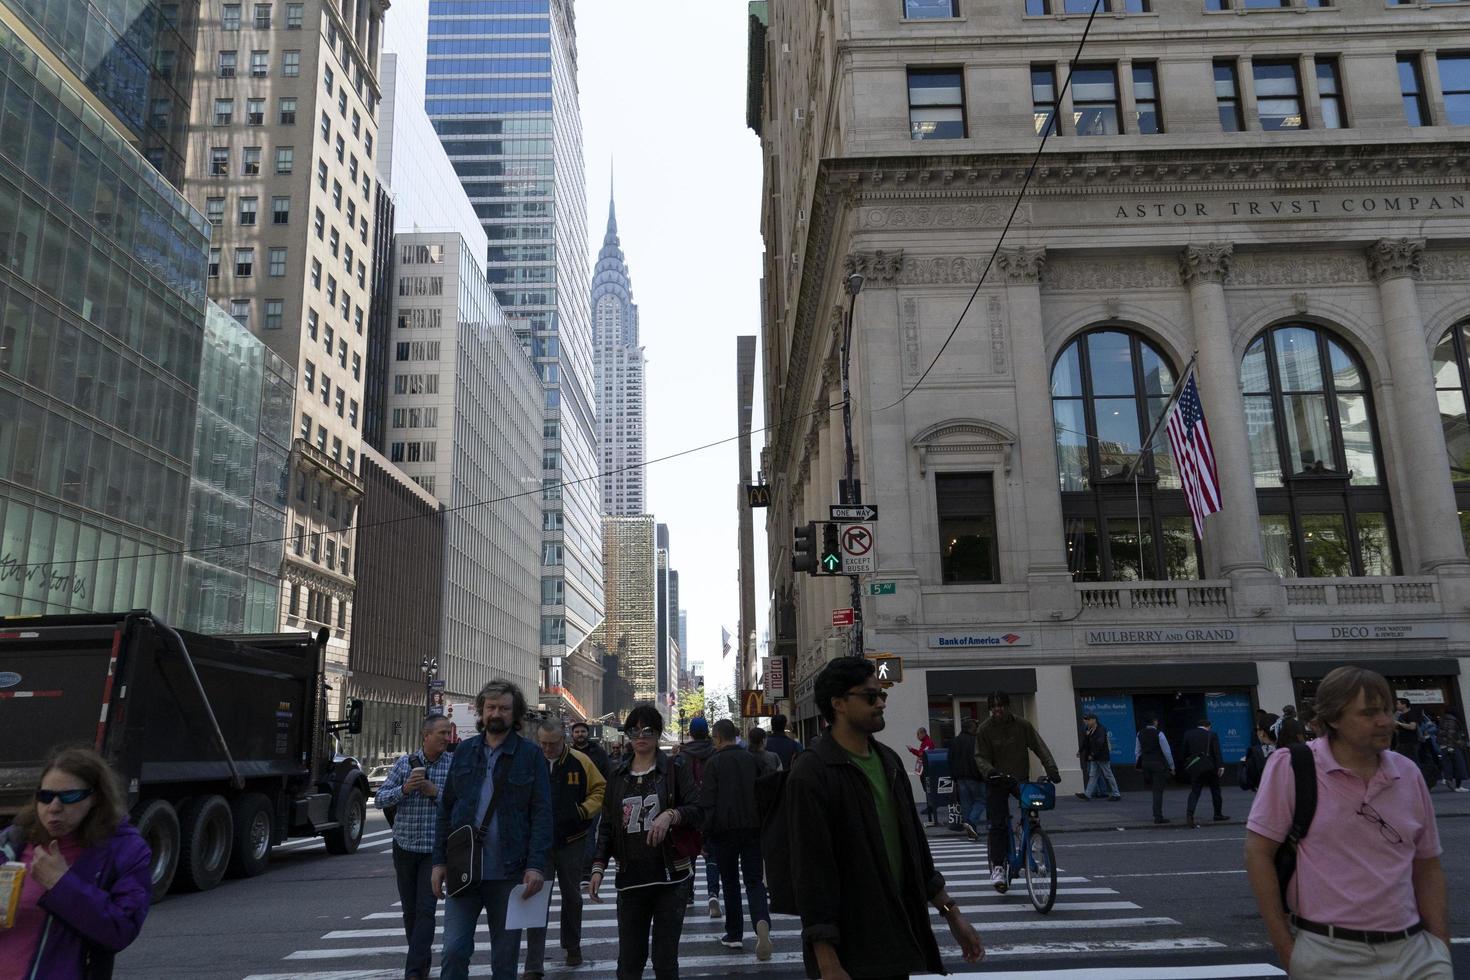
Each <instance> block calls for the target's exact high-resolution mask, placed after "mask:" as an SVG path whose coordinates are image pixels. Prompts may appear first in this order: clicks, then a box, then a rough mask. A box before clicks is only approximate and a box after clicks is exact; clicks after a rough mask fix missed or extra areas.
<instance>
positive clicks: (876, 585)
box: [868, 582, 898, 595]
mask: <svg viewBox="0 0 1470 980" xmlns="http://www.w3.org/2000/svg"><path fill="white" fill-rule="evenodd" d="M868 595H898V583H897V582H869V583H868Z"/></svg>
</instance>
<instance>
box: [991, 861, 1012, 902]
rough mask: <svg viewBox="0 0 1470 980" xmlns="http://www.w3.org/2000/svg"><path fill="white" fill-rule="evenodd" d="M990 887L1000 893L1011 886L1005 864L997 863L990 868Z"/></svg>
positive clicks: (1003, 892)
mask: <svg viewBox="0 0 1470 980" xmlns="http://www.w3.org/2000/svg"><path fill="white" fill-rule="evenodd" d="M990 887H992V888H994V889H995V890H996V891H998V892H1000V893H1001V894H1002V895H1004V894H1005V893H1006V889H1007V888H1010V887H1011V879H1010V875H1009V874H1008V873H1007V871H1006V867H1005V865H1003V864H997V865H996V866H995V867H993V868H991V869H990Z"/></svg>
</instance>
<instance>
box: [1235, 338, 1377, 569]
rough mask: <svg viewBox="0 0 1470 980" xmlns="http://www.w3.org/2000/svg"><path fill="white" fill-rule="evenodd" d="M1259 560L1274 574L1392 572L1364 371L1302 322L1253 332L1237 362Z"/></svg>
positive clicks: (1342, 347)
mask: <svg viewBox="0 0 1470 980" xmlns="http://www.w3.org/2000/svg"><path fill="white" fill-rule="evenodd" d="M1240 390H1241V394H1242V395H1243V396H1244V398H1245V423H1246V431H1247V434H1248V436H1249V438H1250V449H1251V470H1252V472H1253V473H1254V475H1255V483H1256V495H1257V498H1258V500H1259V504H1260V511H1261V546H1262V549H1263V550H1264V552H1265V557H1266V563H1267V564H1268V565H1270V566H1271V567H1272V568H1273V569H1275V570H1276V571H1277V573H1279V574H1280V575H1282V576H1286V577H1295V576H1298V575H1303V576H1308V577H1312V578H1320V577H1338V576H1349V575H1392V574H1393V571H1394V564H1395V562H1394V549H1393V531H1392V522H1391V515H1390V512H1389V503H1388V489H1387V488H1386V487H1385V486H1383V483H1382V479H1381V477H1380V473H1381V472H1382V466H1381V465H1380V463H1379V457H1378V438H1377V433H1376V428H1375V425H1374V421H1373V402H1372V399H1371V398H1370V397H1369V394H1368V377H1367V374H1366V373H1365V372H1364V371H1363V368H1362V365H1361V364H1359V363H1358V359H1357V357H1356V356H1354V354H1353V353H1352V352H1351V351H1350V350H1349V349H1348V348H1347V346H1346V345H1345V344H1343V343H1342V342H1341V341H1339V340H1337V339H1336V338H1335V337H1333V336H1332V335H1331V334H1329V333H1328V332H1327V331H1325V330H1322V329H1320V328H1318V327H1315V326H1312V325H1311V324H1305V323H1285V324H1281V325H1280V326H1276V327H1272V328H1271V329H1269V330H1267V331H1265V332H1264V333H1262V334H1261V335H1260V336H1259V337H1257V338H1256V339H1255V341H1254V342H1253V343H1252V344H1251V345H1250V347H1249V348H1247V350H1246V352H1245V358H1244V359H1243V360H1242V361H1241V365H1240Z"/></svg>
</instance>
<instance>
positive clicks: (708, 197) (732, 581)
mask: <svg viewBox="0 0 1470 980" xmlns="http://www.w3.org/2000/svg"><path fill="white" fill-rule="evenodd" d="M576 16H577V56H578V74H579V83H580V84H579V88H580V93H581V108H582V140H583V152H584V154H585V158H586V171H587V214H588V220H587V226H588V227H587V231H588V237H589V238H590V241H589V243H588V248H589V254H590V256H591V264H595V263H596V259H597V251H598V249H599V248H600V247H601V245H602V236H603V233H604V232H605V231H606V228H607V202H608V185H609V179H610V176H611V171H612V169H613V168H614V167H615V168H616V176H617V186H616V193H617V215H618V235H619V237H620V238H621V240H622V245H623V252H624V254H625V256H626V257H627V262H628V271H629V275H630V277H631V278H632V281H633V300H634V302H636V303H637V304H638V310H639V327H640V336H641V340H642V342H643V345H644V349H645V352H646V355H647V380H646V389H647V415H648V417H647V433H648V447H647V458H648V459H649V460H657V459H659V458H660V457H663V456H668V455H671V454H673V453H678V452H681V451H684V450H688V449H692V448H694V447H696V446H701V445H704V444H706V443H710V442H714V441H716V440H721V439H727V438H729V437H731V436H734V435H735V434H736V432H737V431H738V426H737V421H736V405H735V338H736V337H737V336H739V335H741V334H754V335H757V336H758V335H759V334H760V276H761V255H762V244H761V238H760V191H761V155H760V140H759V139H758V138H757V137H756V135H755V133H753V132H751V131H750V130H749V129H748V128H746V125H745V70H746V65H745V60H746V59H745V54H746V3H745V0H697V2H691V0H577V5H576ZM589 268H590V265H589ZM756 363H757V376H756V393H755V421H754V422H753V424H752V427H753V428H755V429H759V428H760V427H761V426H762V425H763V424H764V423H763V421H762V414H763V413H762V411H761V407H762V406H761V396H760V384H761V379H760V374H759V364H760V360H759V356H758V357H757V362H756ZM752 441H753V449H752V452H753V455H754V456H755V459H754V460H753V462H752V468H753V469H754V468H758V465H759V462H758V460H759V452H760V447H761V445H762V444H763V440H762V437H761V435H760V433H758V432H757V433H756V434H755V435H754V437H753V440H752ZM736 445H737V444H736V443H735V442H733V441H732V442H729V443H726V444H724V445H721V446H717V447H715V448H712V449H708V450H704V451H702V452H697V453H693V454H691V455H688V456H683V457H681V458H679V459H675V460H670V461H668V462H654V463H650V466H649V470H648V474H647V476H648V480H647V482H648V506H649V509H650V510H651V511H652V512H653V514H654V515H655V516H656V517H657V519H658V520H659V521H660V522H662V523H665V524H668V525H669V539H670V540H669V543H670V551H671V561H672V565H673V567H674V568H675V569H677V570H678V572H679V591H680V603H681V605H682V606H683V607H684V608H685V609H687V610H688V611H689V656H690V659H691V660H703V661H704V663H705V676H706V688H707V690H709V689H712V688H715V687H721V688H726V689H728V686H729V684H730V683H731V681H730V680H728V679H727V680H724V682H723V683H717V681H716V679H715V678H716V675H717V670H716V665H717V664H719V663H720V662H721V657H720V627H721V626H724V627H725V628H727V629H729V630H730V632H731V633H732V634H733V633H734V632H735V629H736V623H737V622H738V620H739V617H740V586H739V578H738V566H739V536H738V529H739V520H738V515H737V512H736V495H737V491H738V486H739V453H738V451H737V449H736ZM755 513H756V527H755V542H756V623H757V627H756V628H757V633H758V634H759V635H761V636H764V634H765V631H766V628H765V624H766V623H767V622H768V617H767V609H766V607H767V602H766V594H767V585H766V578H767V577H766V574H765V562H766V557H765V556H766V549H765V522H764V519H763V514H764V512H763V511H756V512H755ZM724 667H725V671H724V673H725V674H726V675H728V676H729V677H733V673H732V672H733V669H734V658H733V656H732V657H731V658H728V659H726V660H724Z"/></svg>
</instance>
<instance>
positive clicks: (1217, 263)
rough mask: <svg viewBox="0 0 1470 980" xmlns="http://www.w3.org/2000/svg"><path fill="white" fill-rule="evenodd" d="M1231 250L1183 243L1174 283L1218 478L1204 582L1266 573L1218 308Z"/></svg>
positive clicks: (1234, 369) (1231, 356) (1240, 403)
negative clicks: (1185, 315)
mask: <svg viewBox="0 0 1470 980" xmlns="http://www.w3.org/2000/svg"><path fill="white" fill-rule="evenodd" d="M1234 248H1235V247H1234V246H1233V245H1231V244H1230V243H1229V242H1209V243H1206V244H1203V245H1186V246H1185V247H1184V251H1183V252H1181V253H1180V255H1179V278H1180V279H1181V280H1183V282H1184V285H1185V287H1186V288H1188V290H1189V306H1190V313H1191V315H1192V317H1193V319H1194V345H1195V349H1196V350H1197V351H1198V355H1199V360H1198V362H1197V374H1196V377H1197V379H1198V383H1199V396H1200V401H1201V402H1202V403H1203V404H1204V409H1205V419H1206V420H1207V422H1208V423H1209V426H1210V444H1211V445H1212V446H1213V447H1214V450H1215V470H1216V473H1217V474H1218V476H1219V479H1220V510H1219V512H1218V513H1215V514H1211V515H1210V516H1208V517H1206V518H1205V540H1204V549H1203V550H1204V559H1205V577H1206V578H1225V577H1230V576H1234V575H1235V574H1237V573H1240V572H1245V573H1253V572H1260V573H1266V574H1270V573H1269V570H1268V569H1267V568H1266V563H1265V561H1264V560H1263V558H1262V557H1261V527H1260V524H1261V516H1260V510H1259V508H1258V507H1257V506H1256V487H1255V478H1254V477H1253V476H1252V474H1251V453H1250V440H1249V438H1248V437H1247V435H1246V429H1245V401H1244V399H1242V398H1241V396H1240V360H1239V358H1237V357H1236V354H1235V347H1234V345H1233V344H1232V343H1231V340H1230V316H1229V314H1228V313H1227V311H1226V309H1225V279H1226V277H1228V276H1229V275H1230V260H1231V255H1232V253H1233V252H1234Z"/></svg>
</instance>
